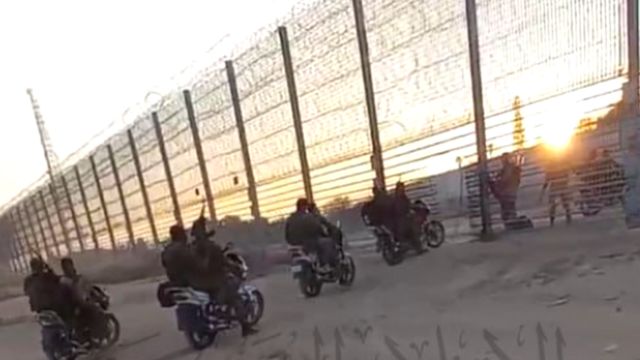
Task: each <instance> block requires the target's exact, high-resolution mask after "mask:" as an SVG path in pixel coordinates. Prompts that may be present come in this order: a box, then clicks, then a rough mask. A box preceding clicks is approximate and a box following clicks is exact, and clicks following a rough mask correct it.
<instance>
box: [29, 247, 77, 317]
mask: <svg viewBox="0 0 640 360" xmlns="http://www.w3.org/2000/svg"><path fill="white" fill-rule="evenodd" d="M30 265H31V274H30V275H29V276H27V278H26V279H25V280H24V293H25V294H26V295H27V296H28V297H29V306H30V307H31V311H33V312H41V311H45V310H50V311H55V312H56V313H57V314H58V315H59V316H60V317H61V318H62V320H64V321H65V322H66V323H67V324H71V321H72V320H73V312H74V308H75V306H74V302H73V297H72V294H71V291H70V290H69V291H68V289H66V288H65V287H64V286H63V285H62V284H61V283H60V277H59V276H58V275H56V274H55V273H54V272H53V270H51V269H50V268H49V267H48V266H47V264H46V263H45V262H44V261H43V260H42V259H39V258H34V259H32V260H31V262H30Z"/></svg>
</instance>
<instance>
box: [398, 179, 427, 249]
mask: <svg viewBox="0 0 640 360" xmlns="http://www.w3.org/2000/svg"><path fill="white" fill-rule="evenodd" d="M393 210H394V225H395V226H394V233H395V236H396V237H397V238H398V239H399V240H400V241H405V242H407V243H409V244H412V246H414V247H415V248H416V249H419V251H423V249H422V247H421V246H420V238H419V236H420V235H419V230H418V229H416V222H415V219H414V218H413V213H412V212H411V200H410V199H409V196H407V192H406V188H405V185H404V183H403V182H401V181H399V182H398V183H397V184H396V190H395V194H394V197H393Z"/></svg>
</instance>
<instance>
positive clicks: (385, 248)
mask: <svg viewBox="0 0 640 360" xmlns="http://www.w3.org/2000/svg"><path fill="white" fill-rule="evenodd" d="M382 258H383V259H384V261H385V262H386V263H387V265H389V266H395V265H398V264H400V263H401V262H402V260H404V259H403V256H402V251H401V250H400V249H398V248H397V246H396V244H395V243H394V242H393V241H391V240H388V239H387V240H386V241H383V242H382Z"/></svg>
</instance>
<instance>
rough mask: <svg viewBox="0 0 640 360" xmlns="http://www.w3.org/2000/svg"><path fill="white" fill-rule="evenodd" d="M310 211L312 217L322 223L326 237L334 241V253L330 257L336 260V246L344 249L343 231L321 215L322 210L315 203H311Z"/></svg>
mask: <svg viewBox="0 0 640 360" xmlns="http://www.w3.org/2000/svg"><path fill="white" fill-rule="evenodd" d="M308 211H309V213H310V214H311V215H313V216H315V217H316V219H318V221H320V224H321V225H322V227H323V232H324V234H325V236H326V237H328V238H330V239H331V240H332V241H333V251H332V254H331V255H330V256H329V257H330V258H332V259H335V257H336V256H337V253H335V248H336V246H340V247H342V245H343V244H342V230H340V228H338V227H337V226H336V225H335V224H333V223H332V222H331V221H329V220H328V219H327V218H326V217H324V216H323V215H322V213H320V210H319V209H318V207H317V206H316V204H315V203H313V202H312V203H309V208H308Z"/></svg>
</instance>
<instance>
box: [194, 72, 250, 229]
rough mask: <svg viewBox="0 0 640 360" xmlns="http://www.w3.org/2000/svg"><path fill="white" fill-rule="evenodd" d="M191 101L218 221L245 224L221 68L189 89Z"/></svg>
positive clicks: (234, 132)
mask: <svg viewBox="0 0 640 360" xmlns="http://www.w3.org/2000/svg"><path fill="white" fill-rule="evenodd" d="M193 99H194V100H193V102H194V108H195V113H196V119H197V121H198V127H199V129H200V134H201V141H202V150H203V152H204V156H205V159H206V163H207V166H208V168H209V177H210V182H211V188H212V192H213V198H214V203H215V207H216V212H217V214H218V218H219V219H221V220H223V219H225V218H226V219H230V218H236V219H240V220H249V219H251V204H250V202H249V195H248V183H247V177H246V172H245V168H244V164H243V162H242V150H241V147H240V138H239V135H238V128H237V127H236V121H235V118H234V114H233V106H232V104H231V95H230V93H229V85H228V83H227V76H226V72H225V70H224V67H223V64H221V67H220V68H216V69H213V70H210V71H209V72H208V73H207V74H206V75H205V77H204V78H203V79H202V80H201V81H199V82H198V83H197V84H196V85H195V86H194V87H193Z"/></svg>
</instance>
